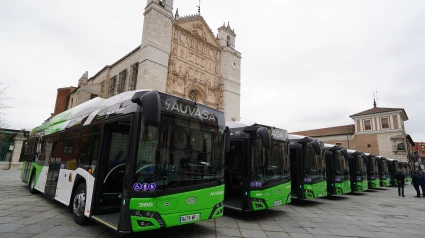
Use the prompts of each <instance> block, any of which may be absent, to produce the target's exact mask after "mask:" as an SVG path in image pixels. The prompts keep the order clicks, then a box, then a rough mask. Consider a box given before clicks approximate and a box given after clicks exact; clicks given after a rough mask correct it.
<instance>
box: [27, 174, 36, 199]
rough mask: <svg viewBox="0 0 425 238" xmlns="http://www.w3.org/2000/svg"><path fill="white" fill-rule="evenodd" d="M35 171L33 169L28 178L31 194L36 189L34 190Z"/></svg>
mask: <svg viewBox="0 0 425 238" xmlns="http://www.w3.org/2000/svg"><path fill="white" fill-rule="evenodd" d="M35 173H36V172H35V171H33V172H32V173H31V178H30V181H29V183H28V189H29V191H30V193H31V194H35V193H37V190H35Z"/></svg>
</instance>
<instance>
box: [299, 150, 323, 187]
mask: <svg viewBox="0 0 425 238" xmlns="http://www.w3.org/2000/svg"><path fill="white" fill-rule="evenodd" d="M320 151H322V152H321V154H320V155H318V154H316V152H315V150H314V148H313V145H311V144H310V143H307V148H306V157H305V160H304V182H305V183H314V182H319V181H321V180H323V179H325V172H326V171H325V163H324V159H323V148H322V149H321V150H320Z"/></svg>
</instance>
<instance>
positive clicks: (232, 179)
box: [224, 140, 248, 208]
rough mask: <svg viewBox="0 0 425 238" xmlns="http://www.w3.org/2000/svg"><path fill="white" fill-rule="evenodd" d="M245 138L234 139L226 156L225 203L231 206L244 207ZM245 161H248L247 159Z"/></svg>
mask: <svg viewBox="0 0 425 238" xmlns="http://www.w3.org/2000/svg"><path fill="white" fill-rule="evenodd" d="M245 148H246V147H245V145H244V140H232V141H231V142H230V151H229V152H228V153H227V157H226V186H225V189H226V191H225V193H224V194H225V195H224V196H225V205H228V206H231V207H232V208H241V207H242V197H243V191H242V185H243V178H244V175H246V174H247V173H244V171H243V169H244V168H246V166H244V165H243V162H242V161H243V158H245V157H246V156H244V153H243V152H244V151H245ZM244 162H246V163H248V161H247V160H245V161H244Z"/></svg>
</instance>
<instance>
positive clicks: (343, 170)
mask: <svg viewBox="0 0 425 238" xmlns="http://www.w3.org/2000/svg"><path fill="white" fill-rule="evenodd" d="M335 159H336V160H335V181H336V182H340V181H343V180H347V179H348V178H349V177H350V176H349V174H350V171H349V168H348V163H347V162H346V161H345V158H344V156H343V155H342V153H341V151H339V150H337V151H335Z"/></svg>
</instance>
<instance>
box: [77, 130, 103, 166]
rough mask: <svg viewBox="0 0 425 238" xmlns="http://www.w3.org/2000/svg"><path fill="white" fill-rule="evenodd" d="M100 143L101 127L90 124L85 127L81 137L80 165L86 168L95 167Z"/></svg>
mask: <svg viewBox="0 0 425 238" xmlns="http://www.w3.org/2000/svg"><path fill="white" fill-rule="evenodd" d="M99 145H100V127H99V126H97V125H90V126H88V127H86V128H84V129H83V131H82V135H81V138H80V150H79V155H78V167H79V168H83V169H85V170H88V169H92V172H93V169H94V168H95V165H96V162H97V156H98V152H99Z"/></svg>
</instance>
